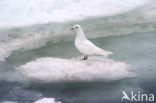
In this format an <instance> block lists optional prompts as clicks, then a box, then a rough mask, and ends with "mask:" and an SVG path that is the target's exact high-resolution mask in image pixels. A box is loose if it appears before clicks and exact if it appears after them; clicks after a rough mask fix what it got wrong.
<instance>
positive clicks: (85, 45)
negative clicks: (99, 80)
mask: <svg viewBox="0 0 156 103" xmlns="http://www.w3.org/2000/svg"><path fill="white" fill-rule="evenodd" d="M72 30H75V31H76V34H77V35H76V39H75V47H76V48H77V49H78V50H79V52H80V53H83V54H85V55H94V54H95V55H104V56H106V57H108V56H109V55H110V54H113V53H112V52H110V51H105V50H103V49H101V48H99V47H97V46H96V45H94V44H93V43H92V42H91V41H89V40H88V39H87V38H86V37H85V34H84V32H83V30H82V28H81V26H79V25H75V26H74V27H73V28H72ZM86 59H87V58H86Z"/></svg>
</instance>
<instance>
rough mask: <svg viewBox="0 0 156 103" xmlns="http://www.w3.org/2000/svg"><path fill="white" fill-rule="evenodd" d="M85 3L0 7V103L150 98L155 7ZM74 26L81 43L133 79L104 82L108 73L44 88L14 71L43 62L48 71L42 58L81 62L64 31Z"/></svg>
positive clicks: (139, 1) (140, 0) (140, 2)
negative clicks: (136, 94)
mask: <svg viewBox="0 0 156 103" xmlns="http://www.w3.org/2000/svg"><path fill="white" fill-rule="evenodd" d="M49 2H50V3H49ZM127 2H128V3H127ZM87 3H88V1H83V0H82V1H81V0H72V1H66V0H64V1H63V2H58V1H55V0H52V1H49V0H45V1H42V0H39V1H35V0H32V1H28V2H26V1H20V0H11V1H7V0H6V1H1V2H0V5H1V6H0V7H1V11H2V12H1V14H0V18H1V23H0V26H1V28H0V102H6V103H7V102H8V103H9V101H10V102H14V103H33V102H37V101H38V102H39V103H46V102H48V101H51V102H50V103H57V102H62V103H104V102H107V103H109V102H110V103H113V102H114V103H116V102H121V97H122V91H123V90H124V91H127V92H128V91H141V92H143V93H154V94H156V91H155V86H156V83H155V73H156V70H155V67H156V64H155V63H156V55H155V54H156V45H155V44H156V40H155V38H156V21H155V17H156V9H155V7H156V5H155V3H156V2H155V1H154V0H153V1H152V0H150V1H146V0H136V1H128V0H122V1H121V2H113V0H110V1H109V2H108V1H106V0H102V1H95V0H93V2H89V4H88V5H87V6H85V5H86V4H87ZM77 4H78V6H77ZM22 5H23V6H22ZM51 5H53V6H51ZM71 5H73V6H71ZM74 5H75V6H74ZM103 5H104V6H103ZM93 7H94V8H95V9H92V8H93ZM19 8H21V9H19ZM82 10H83V12H80V11H82ZM109 10H110V12H108V11H109ZM62 14H68V15H67V17H66V16H62ZM59 15H60V16H59ZM10 18H11V19H10ZM40 21H41V22H40ZM32 24H33V25H32ZM74 24H80V25H81V26H82V28H83V29H84V32H85V34H86V36H87V38H89V39H90V40H91V41H92V42H93V43H95V44H96V45H97V46H99V47H101V48H103V49H106V50H110V51H112V52H114V54H113V55H111V56H110V59H112V60H114V61H120V62H124V63H126V64H131V65H132V66H133V68H135V71H134V73H136V74H137V76H135V77H132V78H127V77H126V76H125V78H119V76H116V77H115V78H117V79H116V80H114V79H111V78H109V76H110V74H111V75H113V74H116V72H117V71H114V72H113V71H111V73H110V71H109V73H110V74H109V75H108V76H107V73H106V74H105V75H106V76H105V77H108V78H109V79H107V80H103V79H102V80H99V81H92V80H90V81H88V82H87V81H83V82H81V81H78V82H68V80H67V81H66V82H52V81H49V82H44V81H38V80H36V81H32V79H30V78H27V77H25V76H23V75H22V73H21V72H20V71H18V70H17V69H16V68H19V67H21V66H23V67H25V66H27V64H28V66H29V64H31V63H40V62H36V60H38V61H41V62H42V60H43V59H44V61H45V62H42V66H43V67H45V65H46V67H50V66H51V64H47V63H46V61H47V59H48V58H62V59H67V60H71V59H72V58H77V57H81V56H82V54H80V53H79V52H78V51H77V50H76V48H75V47H74V38H75V33H74V32H71V31H70V28H71V27H72V26H73V25H74ZM50 60H52V59H50ZM37 65H40V64H37ZM32 67H33V66H29V70H31V69H33V68H32ZM84 69H85V68H84ZM119 70H120V69H119ZM27 73H31V71H29V72H27ZM49 75H50V74H48V76H49ZM38 78H39V77H38ZM43 80H45V81H46V79H43ZM48 103H49V102H48Z"/></svg>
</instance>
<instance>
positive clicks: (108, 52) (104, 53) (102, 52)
mask: <svg viewBox="0 0 156 103" xmlns="http://www.w3.org/2000/svg"><path fill="white" fill-rule="evenodd" d="M100 54H101V55H103V56H105V57H108V56H109V55H111V54H113V52H110V51H104V50H102V51H101V52H100Z"/></svg>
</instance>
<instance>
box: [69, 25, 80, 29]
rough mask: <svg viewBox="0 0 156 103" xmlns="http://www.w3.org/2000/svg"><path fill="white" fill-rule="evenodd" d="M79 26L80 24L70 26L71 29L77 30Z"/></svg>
mask: <svg viewBox="0 0 156 103" xmlns="http://www.w3.org/2000/svg"><path fill="white" fill-rule="evenodd" d="M80 28H81V27H80V25H74V26H73V27H72V28H71V30H78V29H80Z"/></svg>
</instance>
